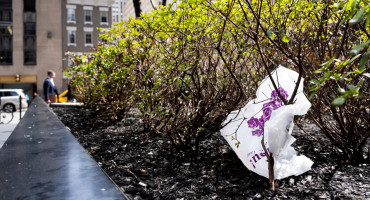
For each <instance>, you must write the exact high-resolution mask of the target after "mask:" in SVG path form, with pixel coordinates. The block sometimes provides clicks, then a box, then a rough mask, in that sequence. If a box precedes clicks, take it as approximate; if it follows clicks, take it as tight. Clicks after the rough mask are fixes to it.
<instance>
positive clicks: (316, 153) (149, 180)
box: [53, 107, 370, 199]
mask: <svg viewBox="0 0 370 200" xmlns="http://www.w3.org/2000/svg"><path fill="white" fill-rule="evenodd" d="M53 111H54V112H55V113H56V114H57V115H58V117H59V118H60V120H61V121H62V122H63V123H64V124H65V125H66V126H67V127H68V128H69V129H70V130H71V132H72V134H73V135H74V136H75V137H76V138H77V139H78V141H79V142H80V143H81V144H82V146H83V147H84V148H85V149H86V150H87V151H88V152H89V153H90V154H91V155H92V156H93V158H94V159H95V160H96V161H97V162H98V163H99V165H100V166H101V167H102V168H103V169H104V170H105V172H106V173H107V174H108V175H109V176H110V177H111V179H112V180H113V181H114V182H115V183H116V184H117V185H118V186H119V187H120V188H121V189H122V191H123V192H124V193H125V194H126V195H127V196H128V197H129V198H131V199H286V198H287V199H366V198H370V178H369V174H370V164H369V163H363V164H360V165H356V166H352V165H347V164H346V163H341V162H339V161H338V160H339V157H340V154H339V153H338V152H337V151H336V150H335V149H334V148H333V147H332V146H331V145H330V143H329V142H328V141H327V140H326V139H325V137H324V136H323V135H322V133H321V132H320V131H319V129H318V128H317V127H316V126H315V125H313V124H309V123H306V124H303V127H304V130H305V131H306V132H307V133H308V134H306V133H303V131H301V130H300V129H298V128H297V126H295V130H294V131H293V135H294V137H295V138H296V139H297V140H296V142H295V144H294V146H295V149H296V150H297V151H298V152H299V153H301V154H303V155H305V156H307V157H309V158H310V159H312V160H313V161H314V164H313V166H312V170H311V171H308V172H307V173H305V174H302V175H300V176H292V177H288V178H285V179H283V180H277V181H276V182H275V186H276V191H274V192H272V191H270V190H269V189H268V180H267V179H266V178H264V177H261V176H259V175H257V174H254V173H253V172H251V171H249V170H248V169H247V168H246V167H245V166H244V165H243V163H242V162H241V161H240V160H239V159H238V157H237V156H236V154H235V153H234V152H233V150H232V149H231V147H230V146H229V145H228V144H227V142H226V141H225V140H224V139H223V138H222V137H221V136H220V134H218V133H216V134H214V136H213V137H212V138H211V139H209V140H207V141H205V142H204V143H202V146H201V152H200V154H199V156H198V157H197V158H194V159H189V158H186V157H183V156H182V155H176V154H173V153H171V151H170V147H169V140H168V139H167V138H165V137H162V136H159V135H154V134H151V133H147V132H145V131H143V129H142V127H141V123H140V120H138V119H136V118H134V117H132V116H128V117H127V118H126V119H124V120H122V121H121V122H119V123H117V124H115V125H112V124H111V123H109V122H107V121H104V120H99V119H97V118H96V117H92V116H90V115H89V111H88V110H87V109H83V108H74V107H55V108H53ZM368 148H369V145H368V146H367V147H366V152H367V149H368Z"/></svg>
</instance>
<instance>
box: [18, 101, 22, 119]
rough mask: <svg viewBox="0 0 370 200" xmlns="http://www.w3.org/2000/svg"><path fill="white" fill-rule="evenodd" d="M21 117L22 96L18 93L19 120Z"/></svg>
mask: <svg viewBox="0 0 370 200" xmlns="http://www.w3.org/2000/svg"><path fill="white" fill-rule="evenodd" d="M21 119H22V96H21V95H19V120H21Z"/></svg>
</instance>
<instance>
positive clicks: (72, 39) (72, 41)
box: [68, 31, 76, 46]
mask: <svg viewBox="0 0 370 200" xmlns="http://www.w3.org/2000/svg"><path fill="white" fill-rule="evenodd" d="M68 45H74V46H76V31H68Z"/></svg>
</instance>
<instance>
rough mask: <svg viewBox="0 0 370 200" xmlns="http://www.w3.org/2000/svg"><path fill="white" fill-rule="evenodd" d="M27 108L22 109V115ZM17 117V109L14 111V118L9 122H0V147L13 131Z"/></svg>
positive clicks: (16, 123) (17, 121)
mask: <svg viewBox="0 0 370 200" xmlns="http://www.w3.org/2000/svg"><path fill="white" fill-rule="evenodd" d="M26 111H27V110H24V111H22V117H23V115H24V113H26ZM19 121H20V119H19V111H17V112H15V113H14V118H13V120H12V121H11V122H10V123H9V124H0V149H1V147H2V146H3V145H4V143H5V142H6V140H7V139H8V137H9V136H10V134H11V133H12V132H13V130H14V129H15V127H16V126H17V125H18V123H19Z"/></svg>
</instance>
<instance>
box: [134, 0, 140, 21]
mask: <svg viewBox="0 0 370 200" xmlns="http://www.w3.org/2000/svg"><path fill="white" fill-rule="evenodd" d="M132 1H133V3H134V8H135V16H136V17H140V15H141V8H140V5H141V2H140V0H132Z"/></svg>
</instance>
